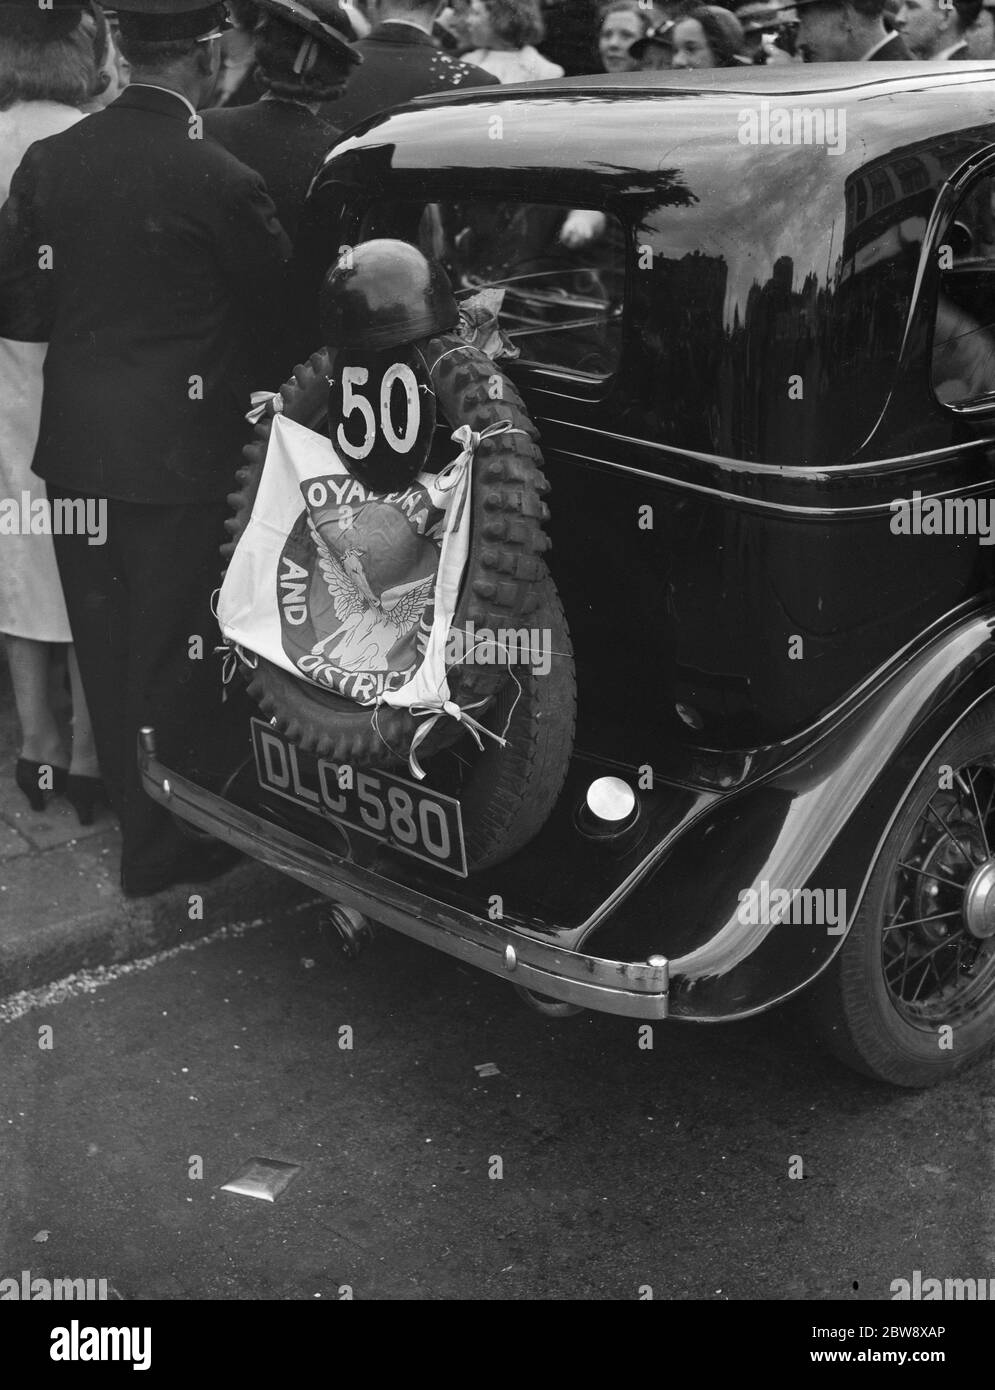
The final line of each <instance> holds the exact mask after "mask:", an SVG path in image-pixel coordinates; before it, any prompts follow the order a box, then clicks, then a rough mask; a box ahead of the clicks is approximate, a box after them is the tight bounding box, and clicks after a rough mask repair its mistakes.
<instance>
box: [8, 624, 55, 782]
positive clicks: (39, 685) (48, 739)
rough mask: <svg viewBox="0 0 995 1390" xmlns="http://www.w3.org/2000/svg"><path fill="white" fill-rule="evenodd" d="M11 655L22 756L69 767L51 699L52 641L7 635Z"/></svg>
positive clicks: (32, 760) (11, 670) (35, 760)
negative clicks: (49, 675) (49, 688)
mask: <svg viewBox="0 0 995 1390" xmlns="http://www.w3.org/2000/svg"><path fill="white" fill-rule="evenodd" d="M7 655H8V659H9V662H10V678H11V683H12V685H13V687H14V704H15V705H16V706H17V718H18V720H19V721H20V725H21V757H22V758H27V759H28V761H29V762H33V763H50V764H51V765H52V766H53V767H65V766H66V752H65V744H64V742H63V739H62V734H61V733H60V731H59V723H58V720H57V719H56V717H55V713H54V711H53V709H52V706H51V703H50V701H49V692H48V662H49V655H48V643H47V642H35V641H33V640H32V639H31V638H30V637H11V636H10V635H9V634H7Z"/></svg>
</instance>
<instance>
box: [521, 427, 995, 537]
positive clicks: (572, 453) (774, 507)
mask: <svg viewBox="0 0 995 1390" xmlns="http://www.w3.org/2000/svg"><path fill="white" fill-rule="evenodd" d="M550 423H553V422H550ZM613 437H614V438H621V436H613ZM633 442H634V443H637V444H640V446H641V447H642V441H639V440H636V441H633ZM976 444H977V445H980V444H984V445H987V446H989V447H991V446H992V445H995V440H978V441H976V443H972V444H971V445H965V446H964V447H965V448H969V447H970V448H973V447H976ZM651 447H653V448H660V447H662V446H660V445H653V446H651ZM547 452H548V453H549V454H550V455H553V454H559V455H560V456H561V457H563V458H572V459H580V460H581V461H583V462H585V463H593V464H595V465H596V466H597V467H599V468H604V469H607V470H609V471H614V472H617V473H629V474H631V475H632V476H633V477H636V478H644V479H645V480H646V481H647V482H652V483H657V484H659V483H664V484H666V485H668V486H670V487H676V488H683V489H685V491H688V492H700V493H704V494H705V495H706V496H708V497H714V498H719V499H720V500H721V501H723V502H732V503H734V504H735V505H736V506H737V507H754V508H756V509H757V510H759V511H768V512H782V513H788V514H789V515H794V516H805V517H811V518H813V519H819V518H830V517H832V518H837V517H851V516H875V515H881V516H887V515H888V514H889V513H890V511H891V505H892V502H894V501H900V500H903V499H902V498H901V497H895V498H892V499H891V500H889V501H887V502H874V503H871V504H870V505H869V506H866V507H803V506H799V505H797V504H795V503H789V502H770V501H768V500H767V499H766V498H763V497H750V496H749V495H748V494H746V493H742V492H726V491H725V490H724V489H723V488H719V487H709V486H707V485H706V484H704V483H691V482H688V481H687V479H686V478H675V477H673V475H672V474H669V473H652V472H650V471H649V470H648V469H645V468H634V467H633V466H632V464H628V463H616V462H615V461H614V460H613V459H603V458H596V457H595V456H594V455H593V454H582V453H579V452H578V451H577V450H576V449H564V448H561V447H560V446H558V445H555V444H553V445H550V446H549V447H548V450H547ZM687 457H693V455H688V456H687ZM700 457H701V458H702V459H704V460H706V461H707V460H708V456H707V455H704V454H703V455H701V456H700ZM751 466H752V465H751ZM859 466H860V467H863V466H864V465H862V464H861V465H859ZM877 466H878V465H877V464H875V465H874V467H877ZM923 466H924V467H925V465H923ZM758 467H763V468H769V467H770V465H768V464H763V465H758ZM774 471H775V472H776V473H778V474H779V475H780V476H781V477H782V478H785V479H786V480H788V481H794V479H795V478H796V477H797V474H796V473H793V472H789V471H788V470H787V469H774ZM825 481H828V480H825ZM989 492H991V482H990V480H982V481H980V482H977V483H972V484H971V485H970V486H969V487H961V488H950V489H948V490H947V491H945V492H927V493H924V494H923V498H924V500H926V499H928V498H933V497H935V498H943V497H970V496H973V495H974V494H975V493H979V494H981V493H984V494H987V493H989Z"/></svg>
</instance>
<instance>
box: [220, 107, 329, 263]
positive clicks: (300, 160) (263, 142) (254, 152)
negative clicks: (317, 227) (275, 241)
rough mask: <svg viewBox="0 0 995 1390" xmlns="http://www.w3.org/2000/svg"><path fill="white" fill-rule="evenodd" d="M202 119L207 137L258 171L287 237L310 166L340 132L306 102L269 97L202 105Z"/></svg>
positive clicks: (291, 231)
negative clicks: (238, 103)
mask: <svg viewBox="0 0 995 1390" xmlns="http://www.w3.org/2000/svg"><path fill="white" fill-rule="evenodd" d="M203 120H204V130H205V132H206V133H207V134H208V135H210V136H211V138H212V139H214V140H218V141H220V143H221V144H222V145H224V147H225V149H226V150H227V151H228V152H229V154H233V155H234V156H235V158H236V159H237V160H239V161H240V162H241V163H242V164H247V165H248V166H249V168H250V169H255V171H256V173H257V174H260V175H261V176H262V180H263V182H264V183H265V185H266V191H267V193H268V194H269V196H270V197H271V198H272V199H273V202H274V203H275V204H276V215H277V217H278V218H279V219H280V225H281V226H282V227H283V230H284V231H285V232H286V233H287V235H288V236H289V237H290V239H291V241H293V239H294V237H295V235H296V234H297V223H298V222H299V221H300V215H301V209H302V208H303V206H304V198H305V195H306V193H307V191H308V187H309V185H310V183H311V179H312V177H313V175H314V173H315V170H316V169H317V168H318V166H319V164H320V163H321V161H322V159H323V158H324V157H325V155H326V154H327V153H328V151H329V150H330V149H331V147H332V146H333V145H334V144H335V142H336V141H337V140H338V139H339V138H340V136H341V134H342V132H341V131H340V130H338V129H337V128H336V127H335V126H333V125H329V124H328V122H327V121H326V120H324V119H323V118H322V117H321V116H316V115H315V114H314V113H313V112H312V111H309V110H308V109H307V107H306V106H301V105H299V103H297V102H295V101H281V100H279V99H273V98H271V97H267V99H266V100H265V101H257V102H254V103H253V104H252V105H251V106H233V107H229V106H222V107H218V108H217V109H215V110H211V111H205V112H203Z"/></svg>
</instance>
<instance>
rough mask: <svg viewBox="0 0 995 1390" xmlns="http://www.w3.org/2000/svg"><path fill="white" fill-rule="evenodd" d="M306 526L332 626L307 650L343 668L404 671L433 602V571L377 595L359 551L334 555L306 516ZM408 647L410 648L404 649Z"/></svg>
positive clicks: (410, 664)
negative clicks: (328, 600)
mask: <svg viewBox="0 0 995 1390" xmlns="http://www.w3.org/2000/svg"><path fill="white" fill-rule="evenodd" d="M308 529H309V531H310V534H311V540H312V542H313V543H314V547H315V551H316V554H317V561H318V570H319V573H320V574H321V578H322V580H323V582H324V585H325V587H326V589H327V591H328V594H329V597H330V598H331V600H332V605H333V608H334V612H335V617H336V620H337V626H336V627H335V628H334V629H333V630H332V631H331V632H329V633H328V635H327V636H325V637H322V638H320V639H319V640H318V641H317V642H315V644H314V646H313V647H312V648H311V651H312V653H314V654H316V655H317V654H321V655H323V656H325V657H326V658H327V659H328V660H329V661H332V662H334V663H335V664H336V665H337V666H340V667H341V668H342V670H344V671H384V670H388V669H391V670H405V669H408V668H410V667H413V666H414V665H415V662H416V660H417V649H416V636H417V632H418V629H419V626H420V625H421V623H422V619H423V617H424V616H425V614H426V610H427V609H430V608H431V606H432V604H433V597H434V591H435V575H434V574H430V575H427V576H426V577H424V578H421V579H414V580H411V581H409V582H408V583H404V584H397V585H394V586H392V587H391V588H388V589H385V590H384V591H383V592H382V593H381V594H379V595H378V594H377V593H376V592H375V591H374V589H373V588H372V587H371V585H370V583H369V580H368V578H367V575H366V572H365V570H364V568H363V551H362V550H361V549H358V548H354V549H350V550H347V551H345V553H344V554H343V555H342V557H341V559H340V558H339V557H338V556H336V555H334V554H333V553H332V551H331V549H330V548H329V546H328V544H327V543H326V541H325V540H324V538H323V537H322V535H321V533H320V531H319V530H318V528H317V527H316V526H315V525H314V522H313V521H311V519H310V518H309V519H308ZM407 648H409V649H410V650H409V651H408V650H406V649H407Z"/></svg>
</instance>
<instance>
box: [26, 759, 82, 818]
mask: <svg viewBox="0 0 995 1390" xmlns="http://www.w3.org/2000/svg"><path fill="white" fill-rule="evenodd" d="M43 776H44V777H45V780H46V781H48V780H51V783H52V785H51V787H43V786H42V778H43ZM14 781H15V782H16V783H17V785H18V787H19V788H20V790H21V791H22V792H23V793H24V795H25V796H26V797H27V798H28V805H29V806H30V807H31V809H32V811H44V809H45V792H46V791H52V792H55V793H57V794H61V793H62V792H64V791H65V790H66V785H67V783H68V781H69V769H68V768H65V767H56V765H55V764H54V763H33V762H32V761H31V759H30V758H18V760H17V762H16V763H15V764H14Z"/></svg>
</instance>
